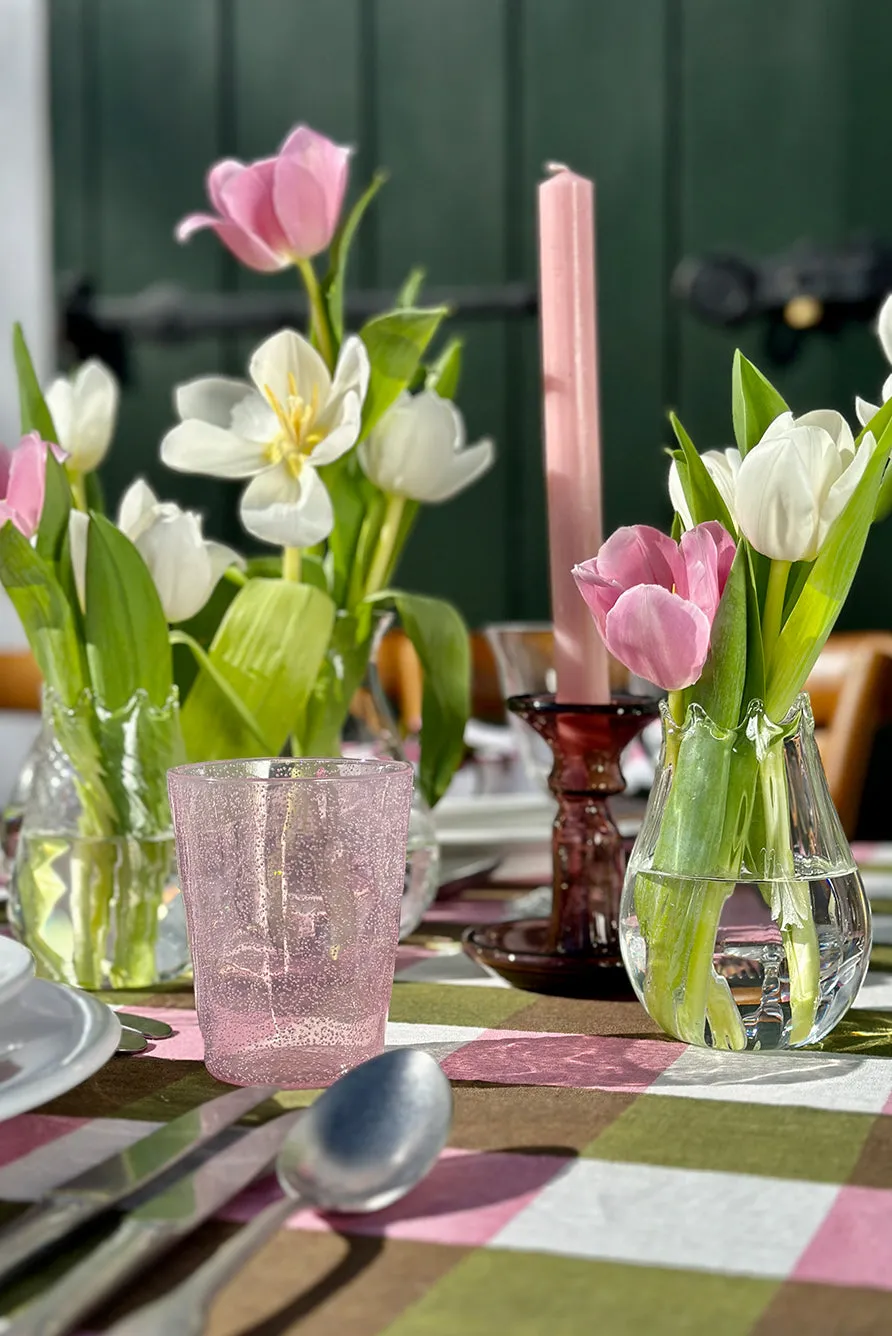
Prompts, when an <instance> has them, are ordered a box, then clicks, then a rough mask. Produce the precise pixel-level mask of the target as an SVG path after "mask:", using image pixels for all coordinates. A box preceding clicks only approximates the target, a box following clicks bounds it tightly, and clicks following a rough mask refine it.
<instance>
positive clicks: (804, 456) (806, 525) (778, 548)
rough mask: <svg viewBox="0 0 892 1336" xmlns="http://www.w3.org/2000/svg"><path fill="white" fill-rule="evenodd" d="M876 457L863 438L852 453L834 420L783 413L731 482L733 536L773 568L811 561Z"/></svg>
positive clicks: (845, 430)
mask: <svg viewBox="0 0 892 1336" xmlns="http://www.w3.org/2000/svg"><path fill="white" fill-rule="evenodd" d="M875 449H876V441H875V440H874V438H873V436H872V435H871V433H870V432H867V434H866V435H865V437H864V440H863V441H862V443H861V446H860V448H859V449H858V450H857V451H856V450H855V444H854V441H853V439H852V433H851V431H850V429H849V427H848V424H847V423H846V422H845V420H844V419H843V418H842V417H841V416H840V414H839V413H834V412H830V411H829V410H827V411H818V412H814V413H806V414H804V415H803V416H802V417H800V418H794V417H793V415H792V413H782V414H781V416H780V417H779V418H777V419H776V420H775V421H774V422H773V423H772V424H771V426H770V427H769V428H768V430H767V431H766V432H765V435H764V436H763V437H762V439H761V441H759V442H758V444H756V445H755V446H753V448H752V450H750V452H749V453H748V454H747V456H746V458H745V459H744V460H743V463H742V464H741V466H740V470H739V472H738V474H737V489H736V495H735V513H736V517H737V523H738V525H739V527H740V532H741V533H742V534H743V536H744V537H745V538H746V539H747V540H748V541H749V543H750V544H751V545H752V546H753V547H754V548H755V549H756V551H757V552H762V553H764V555H765V556H766V557H771V558H772V560H775V561H814V559H815V557H816V556H817V555H818V552H819V551H820V549H821V546H822V545H823V543H824V540H825V539H826V537H827V533H828V531H829V529H830V526H831V525H832V524H833V521H834V520H835V519H836V518H837V516H838V515H839V514H840V513H841V512H842V510H843V509H844V508H845V506H846V504H847V502H848V501H849V498H850V497H851V495H852V493H853V492H854V490H855V488H856V487H857V485H858V483H859V482H860V480H861V478H862V476H863V474H864V470H865V469H866V468H867V465H868V463H869V462H870V458H871V455H872V454H873V452H874V450H875Z"/></svg>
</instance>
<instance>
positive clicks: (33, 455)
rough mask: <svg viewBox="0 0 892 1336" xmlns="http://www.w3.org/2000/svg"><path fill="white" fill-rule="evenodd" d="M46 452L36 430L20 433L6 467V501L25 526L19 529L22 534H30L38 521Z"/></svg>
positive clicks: (41, 504) (41, 506)
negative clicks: (7, 476) (7, 478)
mask: <svg viewBox="0 0 892 1336" xmlns="http://www.w3.org/2000/svg"><path fill="white" fill-rule="evenodd" d="M46 451H47V447H46V443H45V442H44V441H42V440H41V439H40V437H39V436H38V435H37V432H36V431H32V432H29V434H28V435H27V436H23V437H22V439H21V441H20V443H19V445H18V448H17V449H16V450H14V451H13V455H12V460H11V462H10V466H9V483H8V485H7V488H6V504H7V505H8V506H10V507H11V508H12V510H14V511H15V512H16V513H17V514H18V515H19V516H20V517H21V519H22V521H23V522H24V524H25V525H26V529H23V530H22V532H23V533H24V532H28V531H30V533H33V532H34V530H35V529H36V528H37V525H38V524H39V522H40V512H41V511H42V510H43V493H44V488H45V486H46ZM19 527H21V526H19Z"/></svg>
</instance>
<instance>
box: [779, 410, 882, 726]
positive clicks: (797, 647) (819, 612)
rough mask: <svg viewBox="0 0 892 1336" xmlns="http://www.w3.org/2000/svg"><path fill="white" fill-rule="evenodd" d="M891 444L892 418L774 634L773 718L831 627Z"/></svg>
mask: <svg viewBox="0 0 892 1336" xmlns="http://www.w3.org/2000/svg"><path fill="white" fill-rule="evenodd" d="M890 448H892V423H890V424H888V425H887V426H886V429H885V431H884V432H883V434H882V436H881V437H880V440H879V441H878V443H877V447H876V449H875V451H874V454H873V457H872V459H871V461H870V463H869V464H868V465H867V468H866V469H865V471H864V475H863V477H862V478H861V481H860V482H859V483H858V486H857V487H856V488H855V491H854V492H853V493H852V495H851V497H850V498H849V501H848V504H847V505H846V507H845V509H844V510H843V511H842V513H841V514H840V515H838V516H837V517H836V519H835V520H834V522H833V524H832V525H831V528H830V532H829V533H828V535H827V538H826V540H825V542H824V546H823V547H822V548H821V550H820V552H819V553H818V555H817V558H816V559H815V562H814V565H813V566H812V568H811V570H810V571H809V574H808V579H807V580H806V581H805V584H804V585H803V586H802V592H801V593H800V595H799V598H798V599H797V601H796V606H795V607H794V608H793V610H792V612H791V613H790V615H789V617H788V618H787V621H786V622H785V624H784V627H783V630H782V631H781V633H780V636H779V637H778V641H777V645H776V646H775V650H774V653H773V655H772V665H773V668H772V673H771V676H770V678H769V681H768V683H767V690H766V693H765V708H766V709H767V711H768V714H769V716H770V717H771V718H772V719H781V718H782V717H783V716H784V715H785V714H786V712H787V710H789V708H790V706H791V705H792V704H793V701H794V700H795V699H796V696H797V694H798V693H799V691H801V689H802V687H803V686H804V684H805V681H806V678H807V677H808V675H809V673H810V672H811V670H812V668H813V667H814V665H815V663H816V662H817V658H818V655H819V654H820V652H821V650H822V648H823V646H824V643H825V641H826V639H827V637H828V636H829V634H830V632H831V631H832V630H833V626H834V623H835V622H836V619H837V617H838V616H839V612H840V609H841V608H842V605H843V603H844V602H845V600H846V595H847V594H848V592H849V589H850V587H851V584H852V581H853V579H854V578H855V572H856V571H857V569H858V563H859V562H860V560H861V554H862V552H863V551H864V544H865V543H866V542H867V535H868V533H869V532H870V526H871V523H872V522H873V517H874V513H875V511H876V503H877V496H878V494H879V491H880V486H881V483H882V479H883V470H884V469H885V467H886V463H887V461H888V458H889V450H890Z"/></svg>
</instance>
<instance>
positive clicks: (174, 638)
mask: <svg viewBox="0 0 892 1336" xmlns="http://www.w3.org/2000/svg"><path fill="white" fill-rule="evenodd" d="M170 643H171V645H183V646H184V647H185V648H186V649H188V650H189V652H190V653H191V654H192V656H193V657H194V659H195V662H196V664H197V665H198V668H199V669H203V670H204V672H206V673H207V675H208V677H209V678H210V679H211V681H212V682H213V684H214V686H215V687H216V688H217V690H218V691H219V692H220V693H221V695H223V696H225V698H226V700H227V702H228V704H229V706H230V708H231V709H232V710H233V711H234V713H235V714H237V715H238V717H239V719H241V721H242V723H243V724H244V726H245V728H246V729H247V730H248V732H249V733H251V734H253V736H254V737H255V738H256V740H257V742H258V743H259V744H260V746H261V748H262V750H263V754H264V756H268V755H269V754H270V744H269V742H268V741H267V740H266V738H265V736H264V734H263V732H262V731H261V728H260V725H259V723H258V722H257V720H256V719H255V718H254V716H253V715H252V714H251V711H250V710H249V709H248V708H247V706H246V705H245V703H244V701H243V700H242V699H241V697H240V696H239V695H238V694H237V693H236V692H235V691H234V689H233V688H232V687H231V686H230V684H229V680H228V679H227V678H226V677H224V676H223V674H222V673H221V672H218V670H217V668H216V667H215V666H214V661H213V659H212V658H211V656H210V655H209V654H208V653H207V651H206V650H204V649H202V647H201V645H199V643H198V641H197V640H193V638H192V636H190V635H189V634H188V633H187V632H186V631H183V630H172V631H171V632H170Z"/></svg>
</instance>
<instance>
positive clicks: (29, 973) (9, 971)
mask: <svg viewBox="0 0 892 1336" xmlns="http://www.w3.org/2000/svg"><path fill="white" fill-rule="evenodd" d="M33 976H34V957H33V956H32V954H31V952H30V951H29V950H28V948H27V947H26V946H22V944H21V942H14V941H13V940H12V938H11V937H0V1003H3V1002H8V1001H9V999H10V998H11V997H12V995H13V993H17V992H18V991H19V989H20V988H24V986H25V984H26V983H27V982H28V980H29V979H31V978H33Z"/></svg>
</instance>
